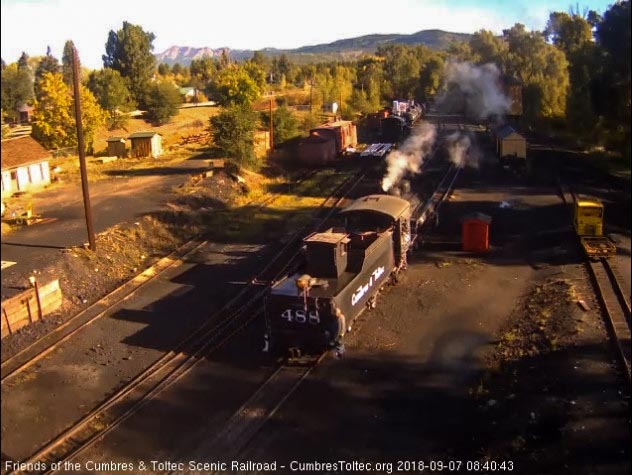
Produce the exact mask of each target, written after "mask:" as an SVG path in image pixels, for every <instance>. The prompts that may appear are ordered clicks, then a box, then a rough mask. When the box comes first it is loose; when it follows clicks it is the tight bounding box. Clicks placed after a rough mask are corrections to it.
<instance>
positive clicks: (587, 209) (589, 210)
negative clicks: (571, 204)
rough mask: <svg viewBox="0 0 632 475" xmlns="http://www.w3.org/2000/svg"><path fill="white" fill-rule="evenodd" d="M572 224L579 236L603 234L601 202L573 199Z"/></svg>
mask: <svg viewBox="0 0 632 475" xmlns="http://www.w3.org/2000/svg"><path fill="white" fill-rule="evenodd" d="M573 225H574V226H575V231H577V234H579V235H580V236H603V204H602V203H600V202H599V201H589V200H577V201H575V213H574V216H573Z"/></svg>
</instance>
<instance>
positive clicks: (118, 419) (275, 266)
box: [9, 170, 365, 473]
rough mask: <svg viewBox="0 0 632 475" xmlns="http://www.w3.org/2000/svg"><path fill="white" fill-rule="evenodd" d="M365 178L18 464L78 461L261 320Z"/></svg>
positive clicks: (345, 186) (351, 183)
mask: <svg viewBox="0 0 632 475" xmlns="http://www.w3.org/2000/svg"><path fill="white" fill-rule="evenodd" d="M364 177H365V171H364V170H361V171H359V172H357V173H356V174H354V175H351V176H349V177H348V178H347V179H346V180H345V181H344V182H343V183H342V184H340V185H339V186H338V187H336V189H335V190H334V191H333V192H332V193H331V194H330V195H329V196H328V197H327V198H326V199H325V200H324V201H323V202H322V204H321V206H320V208H319V210H318V211H317V213H318V216H317V217H318V222H316V223H309V224H308V225H306V226H304V227H303V228H301V229H299V230H297V231H296V232H295V233H294V234H293V235H292V236H291V237H290V238H289V239H288V240H287V242H286V243H285V245H284V246H283V248H282V249H281V250H280V251H279V252H278V253H277V254H276V255H275V256H274V257H273V258H272V259H271V260H270V261H269V263H268V264H267V265H266V266H265V267H264V269H262V270H261V271H260V272H259V273H258V274H257V275H256V276H255V277H254V278H252V279H251V280H249V281H248V283H247V285H245V286H244V288H243V289H242V290H241V291H240V292H239V293H238V294H237V295H236V296H235V297H233V298H232V299H231V300H230V301H229V302H227V303H226V304H225V305H224V306H223V307H222V308H221V309H220V310H219V311H218V312H217V314H216V316H215V318H210V319H209V320H208V323H206V324H203V325H202V326H200V327H199V328H198V329H197V330H195V331H194V332H193V333H192V334H190V335H189V336H188V337H187V338H186V339H185V340H184V341H183V342H181V343H180V344H179V345H178V347H177V348H175V349H173V350H172V351H170V352H169V353H167V354H165V355H164V356H163V357H162V358H160V359H159V360H158V361H156V362H155V363H154V364H153V365H151V366H150V367H148V368H146V369H145V370H144V371H143V372H142V373H141V374H139V375H138V376H136V377H135V378H134V379H132V380H131V381H130V382H129V383H128V384H126V385H125V386H124V387H123V388H121V389H120V390H118V391H117V392H116V393H115V394H113V395H112V396H110V397H109V398H108V399H107V400H105V401H104V402H102V403H101V404H100V405H99V406H98V407H96V408H94V409H93V410H92V411H91V412H90V413H88V414H87V415H86V416H84V417H83V418H81V419H80V420H79V421H77V422H76V423H74V424H73V425H72V426H71V427H69V428H68V429H67V430H65V431H64V432H63V433H61V434H59V435H58V436H56V437H55V438H53V439H52V440H50V441H49V442H47V443H46V444H45V445H44V446H42V447H41V448H40V449H39V450H37V451H36V452H35V453H34V454H32V455H31V456H30V457H28V459H26V460H23V461H22V463H25V464H31V465H33V464H35V463H36V462H38V461H39V462H43V464H44V465H45V466H46V467H51V464H52V462H63V461H66V460H71V459H73V458H74V457H76V456H78V455H79V454H81V453H82V452H83V451H84V450H86V449H87V448H89V447H91V446H92V445H93V444H94V443H95V442H96V441H98V440H100V439H101V438H102V437H103V436H105V435H106V434H107V433H109V432H111V431H112V430H113V429H115V428H116V427H118V426H119V425H120V424H121V423H122V422H123V421H125V420H126V419H128V418H129V417H130V416H132V415H133V414H135V413H136V412H138V411H139V410H140V409H141V408H142V407H144V406H145V405H146V404H147V403H148V402H149V401H151V400H152V399H153V398H154V397H156V396H157V395H158V394H160V393H161V392H162V391H164V390H165V389H166V388H167V387H169V386H171V385H172V384H173V383H174V382H176V381H177V380H179V379H180V378H181V377H182V376H184V375H185V374H187V373H188V372H189V371H190V370H191V369H192V368H193V367H194V366H195V365H196V364H197V363H198V362H199V361H201V360H203V359H204V358H205V357H206V356H208V355H209V354H211V353H212V352H214V351H216V350H217V349H219V348H220V347H221V346H222V345H223V344H224V343H226V342H227V341H228V340H229V339H231V338H232V337H233V336H234V335H236V334H237V333H239V332H240V331H241V330H243V329H244V328H245V327H246V326H248V325H249V324H250V323H251V322H252V321H253V320H254V319H255V318H257V317H258V316H259V315H260V312H261V299H262V298H263V296H264V295H265V294H266V292H267V291H268V289H269V288H270V287H271V285H272V284H273V283H274V282H275V281H276V280H277V279H278V278H280V277H282V276H284V275H286V274H287V273H288V272H290V269H292V266H293V265H295V264H296V262H297V259H298V258H299V256H300V246H299V243H300V242H301V240H302V238H303V237H304V236H305V234H306V233H307V232H309V230H311V229H312V228H318V227H320V226H321V225H322V223H324V222H325V220H327V219H328V218H329V217H330V216H331V215H332V214H333V213H334V212H335V211H336V209H337V206H338V205H339V204H340V203H341V202H342V200H343V199H345V198H346V196H347V195H348V194H349V193H351V192H352V190H353V189H354V188H355V187H356V186H357V185H358V184H359V183H360V182H361V181H362V180H363V179H364ZM216 322H219V323H216ZM9 473H53V472H52V471H51V470H48V469H47V470H43V471H42V470H34V471H28V470H24V471H21V470H16V471H12V472H9Z"/></svg>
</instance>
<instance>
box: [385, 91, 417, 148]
mask: <svg viewBox="0 0 632 475" xmlns="http://www.w3.org/2000/svg"><path fill="white" fill-rule="evenodd" d="M392 110H393V114H392V115H390V116H388V117H386V118H384V119H382V120H381V121H380V135H381V140H382V141H383V142H388V143H397V142H401V141H402V140H404V139H405V138H406V137H407V136H408V135H409V134H410V129H411V128H412V126H413V125H414V124H415V122H417V120H419V119H420V118H421V116H422V115H423V107H422V106H421V105H420V104H416V103H414V102H413V101H411V102H398V101H394V102H393V109H392Z"/></svg>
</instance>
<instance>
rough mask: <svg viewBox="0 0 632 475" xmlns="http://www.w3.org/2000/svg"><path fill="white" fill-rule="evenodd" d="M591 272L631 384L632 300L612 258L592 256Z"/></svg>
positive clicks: (607, 323)
mask: <svg viewBox="0 0 632 475" xmlns="http://www.w3.org/2000/svg"><path fill="white" fill-rule="evenodd" d="M587 266H588V272H589V274H590V278H591V281H592V284H593V288H594V289H595V291H596V294H597V300H598V301H599V305H600V307H601V309H602V314H603V315H604V317H605V318H604V319H605V322H606V327H607V329H608V333H609V335H610V338H611V340H612V343H613V346H614V348H615V351H616V354H617V358H618V359H619V362H620V363H621V367H622V368H623V370H624V372H625V375H626V381H627V383H628V385H629V384H630V382H631V373H630V302H628V300H627V297H626V295H625V292H624V291H623V287H622V286H621V282H620V280H619V278H618V277H617V271H616V268H615V267H614V264H612V263H611V262H610V261H609V260H608V259H606V258H603V257H602V258H600V259H598V260H589V261H588V263H587Z"/></svg>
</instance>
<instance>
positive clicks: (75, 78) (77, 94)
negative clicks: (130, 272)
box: [72, 47, 97, 252]
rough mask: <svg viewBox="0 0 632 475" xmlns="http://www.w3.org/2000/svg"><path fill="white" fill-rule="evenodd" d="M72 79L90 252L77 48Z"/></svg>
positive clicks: (94, 246)
mask: <svg viewBox="0 0 632 475" xmlns="http://www.w3.org/2000/svg"><path fill="white" fill-rule="evenodd" d="M72 79H73V85H74V89H75V123H76V124H77V147H78V149H79V167H80V168H81V189H82V191H83V207H84V211H85V214H86V227H87V228H88V242H89V243H90V250H91V251H93V252H94V251H96V250H97V243H96V241H95V239H94V227H93V225H92V208H91V206H90V192H89V190H88V170H87V167H86V151H85V145H84V143H83V125H82V123H81V96H80V91H79V55H78V54H77V48H75V47H73V48H72Z"/></svg>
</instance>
